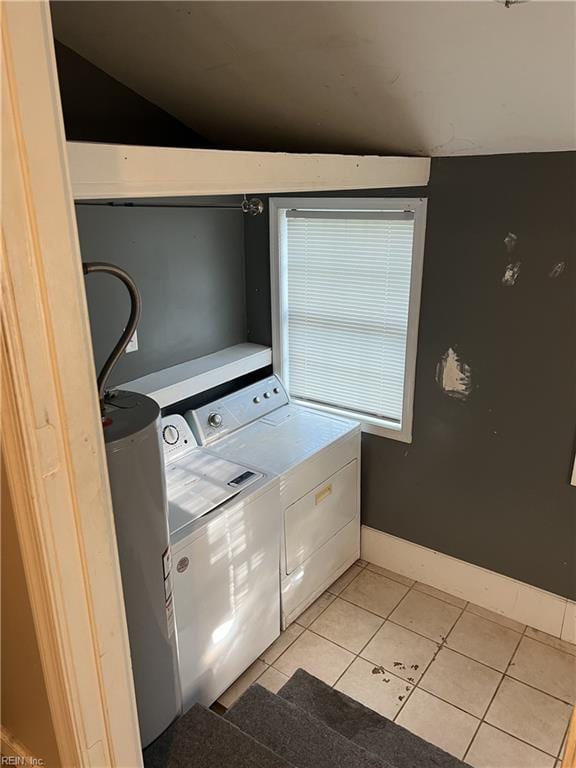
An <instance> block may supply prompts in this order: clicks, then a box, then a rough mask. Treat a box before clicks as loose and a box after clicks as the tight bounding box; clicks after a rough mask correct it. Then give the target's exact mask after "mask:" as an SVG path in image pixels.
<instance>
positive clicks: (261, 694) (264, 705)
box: [225, 684, 392, 768]
mask: <svg viewBox="0 0 576 768" xmlns="http://www.w3.org/2000/svg"><path fill="white" fill-rule="evenodd" d="M225 718H226V720H228V721H229V722H232V723H234V724H235V725H237V726H238V727H239V728H240V729H241V730H242V731H244V732H245V733H248V734H249V735H250V736H253V737H254V738H255V739H256V740H257V741H259V742H260V743H261V744H264V745H265V746H267V747H268V748H269V749H271V750H272V751H273V752H274V753H276V754H277V755H280V756H281V757H283V758H284V759H285V760H288V761H289V762H290V763H292V764H293V765H294V766H296V768H392V766H391V765H390V763H389V762H387V761H386V760H384V759H382V758H379V757H377V756H376V755H372V754H370V753H369V752H367V751H366V750H365V749H364V748H363V747H361V746H359V745H357V744H354V743H353V742H352V741H349V740H348V739H347V738H345V737H344V736H342V735H341V734H339V733H337V732H336V731H334V730H332V729H331V728H329V727H328V726H327V725H325V724H324V723H323V722H321V721H320V720H317V719H316V718H314V717H312V716H311V715H310V714H308V713H307V712H305V711H303V710H301V709H300V708H298V707H297V706H294V705H293V704H292V703H290V702H289V701H286V700H284V699H281V698H279V697H278V696H276V695H275V694H273V693H271V692H270V691H268V690H267V689H266V688H262V686H260V685H258V684H255V685H252V686H251V687H250V688H249V689H248V690H247V691H246V693H244V694H243V695H242V696H241V697H240V698H239V699H238V701H237V702H236V703H235V704H233V705H232V707H231V708H230V709H229V710H228V712H227V713H226V715H225Z"/></svg>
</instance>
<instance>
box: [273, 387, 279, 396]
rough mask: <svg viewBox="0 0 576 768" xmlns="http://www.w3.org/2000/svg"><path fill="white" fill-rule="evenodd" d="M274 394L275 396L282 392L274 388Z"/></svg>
mask: <svg viewBox="0 0 576 768" xmlns="http://www.w3.org/2000/svg"><path fill="white" fill-rule="evenodd" d="M273 392H274V394H275V395H278V394H279V393H280V390H279V389H278V387H274V390H273Z"/></svg>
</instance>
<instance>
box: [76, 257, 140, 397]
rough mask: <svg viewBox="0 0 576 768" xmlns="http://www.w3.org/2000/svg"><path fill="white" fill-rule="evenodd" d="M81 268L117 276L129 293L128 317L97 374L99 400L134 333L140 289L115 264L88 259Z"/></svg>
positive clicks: (85, 270) (138, 318) (88, 272)
mask: <svg viewBox="0 0 576 768" xmlns="http://www.w3.org/2000/svg"><path fill="white" fill-rule="evenodd" d="M82 269H83V271H84V274H85V275H89V274H91V273H93V272H104V273H106V274H108V275H112V276H113V277H117V278H118V279H119V280H121V281H122V282H123V283H124V285H125V286H126V288H127V289H128V293H129V294H130V317H129V318H128V322H127V323H126V328H125V330H124V333H123V334H122V335H121V336H120V338H119V340H118V343H117V344H116V346H115V347H114V349H113V350H112V352H111V353H110V355H109V356H108V359H107V360H106V362H105V363H104V365H103V366H102V370H101V371H100V373H99V374H98V382H97V383H98V397H99V398H100V401H102V400H103V398H104V391H105V389H106V382H107V381H108V378H109V377H110V374H111V373H112V370H113V369H114V366H115V365H116V363H117V362H118V360H119V359H120V356H121V354H122V353H123V352H124V350H125V349H126V347H127V346H128V342H129V341H130V339H131V338H132V336H133V335H134V331H135V330H136V328H137V327H138V321H139V320H140V312H141V310H142V298H141V296H140V291H139V290H138V287H137V286H136V283H135V282H134V280H133V279H132V278H131V277H130V275H129V274H128V272H126V271H125V270H123V269H121V268H120V267H117V266H116V265H115V264H107V263H106V262H104V261H89V262H87V263H86V264H83V265H82Z"/></svg>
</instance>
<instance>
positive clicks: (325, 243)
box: [270, 198, 426, 442]
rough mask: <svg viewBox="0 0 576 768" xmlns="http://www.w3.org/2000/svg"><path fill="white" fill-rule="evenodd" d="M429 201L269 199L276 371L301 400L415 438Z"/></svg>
mask: <svg viewBox="0 0 576 768" xmlns="http://www.w3.org/2000/svg"><path fill="white" fill-rule="evenodd" d="M425 219H426V201H425V200H423V199H410V200H398V199H375V198H367V199H358V198H355V199H331V198H326V199H311V198H308V199H307V198H295V199H286V198H272V199H271V200H270V237H271V260H272V264H271V266H272V296H273V335H274V368H275V370H276V372H277V373H279V374H280V376H281V378H282V379H283V381H284V383H285V384H286V387H287V389H288V391H289V393H290V395H291V397H292V398H293V399H294V400H295V401H296V402H299V403H301V404H303V405H307V406H310V407H313V408H318V409H320V410H324V411H328V412H331V413H335V414H340V415H343V416H349V417H351V418H356V419H358V420H360V421H361V422H362V423H363V429H364V430H365V431H368V432H373V433H376V434H380V435H385V436H388V437H393V438H395V439H397V440H402V441H404V442H410V441H411V440H412V403H413V397H414V368H415V363H416V343H417V334H418V315H419V305H420V283H421V275H422V256H423V249H424V227H425Z"/></svg>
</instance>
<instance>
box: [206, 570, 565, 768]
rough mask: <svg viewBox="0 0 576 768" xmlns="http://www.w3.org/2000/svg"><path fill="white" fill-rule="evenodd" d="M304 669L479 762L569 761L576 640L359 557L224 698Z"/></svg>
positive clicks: (508, 767)
mask: <svg viewBox="0 0 576 768" xmlns="http://www.w3.org/2000/svg"><path fill="white" fill-rule="evenodd" d="M298 667H302V668H304V669H306V670H307V671H308V672H310V673H311V674H312V675H315V676H316V677H318V678H320V679H321V680H324V681H325V682H326V683H328V685H332V686H334V687H335V688H336V689H337V690H340V691H342V692H344V693H346V694H347V695H348V696H351V697H352V698H354V699H356V700H357V701H360V702H362V703H363V704H364V705H366V706H367V707H370V708H371V709H373V710H375V711H376V712H379V713H380V714H382V715H384V716H385V717H388V718H390V719H392V720H395V721H396V722H397V723H399V724H400V725H402V726H404V727H405V728H408V730H410V731H412V732H414V733H417V734H418V735H420V736H422V737H423V738H425V739H427V740H428V741H431V742H433V743H435V744H437V745H438V746H439V747H442V749H445V750H446V751H447V752H450V753H452V754H453V755H456V756H457V757H459V758H461V759H462V760H464V761H465V762H466V763H468V764H470V765H471V766H474V768H558V766H559V765H560V760H559V758H560V755H561V750H562V749H563V746H564V739H565V735H566V731H567V728H568V720H569V718H570V714H571V709H572V706H573V704H574V703H576V646H574V645H571V644H570V643H567V642H566V641H563V640H559V639H558V638H554V637H551V636H550V635H546V634H545V633H543V632H540V631H538V630H535V629H531V628H530V627H525V626H524V625H523V624H519V623H518V622H517V621H513V620H511V619H507V618H505V617H503V616H500V615H499V614H496V613H493V612H492V611H488V610H486V609H485V608H481V607H480V606H476V605H473V604H471V603H466V602H465V601H464V600H462V599H460V598H458V597H455V596H453V595H450V594H448V593H446V592H442V591H440V590H438V589H435V588H434V587H430V586H428V585H426V584H421V583H418V582H414V581H412V580H411V579H407V578H406V577H405V576H401V575H399V574H396V573H393V572H392V571H389V570H387V569H385V568H380V567H379V566H377V565H372V564H371V563H366V562H364V561H362V560H359V561H358V562H357V563H356V564H355V565H353V566H352V567H351V568H350V569H349V570H348V571H347V572H346V573H345V574H343V575H342V576H341V577H340V578H339V579H338V580H337V581H336V582H334V584H333V585H332V586H331V587H329V589H328V590H327V591H326V592H325V593H324V594H323V595H321V597H319V598H318V600H316V602H315V603H313V604H312V605H311V606H310V607H309V608H308V609H307V610H306V611H304V613H303V614H302V615H301V616H300V617H299V618H298V619H297V620H296V622H295V623H294V624H292V625H291V626H290V627H288V629H287V630H286V631H285V632H283V633H282V635H281V636H280V638H279V639H278V640H276V642H275V643H273V644H272V645H271V646H270V648H268V649H267V651H265V653H263V654H262V656H261V658H260V659H259V660H258V661H256V662H254V664H253V665H252V666H251V667H250V668H249V669H248V670H247V671H246V672H245V673H244V675H242V677H240V678H239V679H238V680H237V681H236V682H235V683H234V685H232V686H231V688H229V689H228V690H227V691H226V693H225V694H223V695H222V696H221V697H220V700H219V703H220V704H221V705H223V706H224V707H229V706H230V705H231V704H232V703H233V701H235V699H236V698H238V696H240V695H241V694H242V693H243V692H244V691H245V690H246V689H247V688H248V687H249V686H250V685H251V684H252V683H253V682H254V681H255V680H257V681H258V682H259V683H260V684H261V685H263V686H265V687H266V688H268V689H269V690H271V691H273V692H277V691H278V690H279V689H280V688H281V687H282V685H283V684H284V683H285V682H286V681H287V680H288V678H289V677H290V675H292V674H293V673H294V672H295V671H296V669H298Z"/></svg>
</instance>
